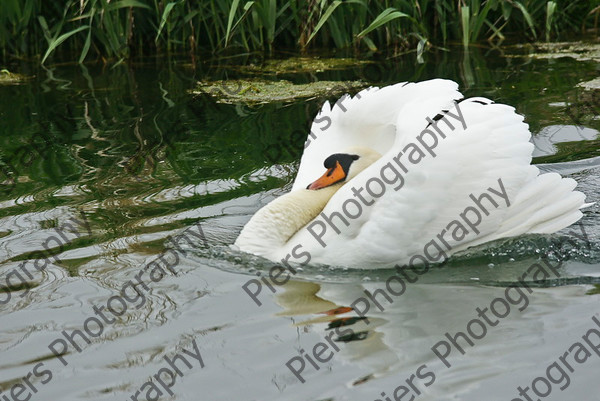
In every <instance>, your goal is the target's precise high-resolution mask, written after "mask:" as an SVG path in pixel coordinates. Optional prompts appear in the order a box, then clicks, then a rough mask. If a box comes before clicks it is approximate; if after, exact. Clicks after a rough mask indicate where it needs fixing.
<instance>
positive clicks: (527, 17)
mask: <svg viewBox="0 0 600 401" xmlns="http://www.w3.org/2000/svg"><path fill="white" fill-rule="evenodd" d="M515 4H516V6H517V8H518V9H519V10H521V13H522V14H523V17H524V18H525V21H527V25H529V29H531V33H533V37H534V38H537V35H536V33H535V26H534V25H533V19H532V18H531V15H530V14H529V11H527V9H526V8H525V6H524V5H523V4H521V2H519V1H515Z"/></svg>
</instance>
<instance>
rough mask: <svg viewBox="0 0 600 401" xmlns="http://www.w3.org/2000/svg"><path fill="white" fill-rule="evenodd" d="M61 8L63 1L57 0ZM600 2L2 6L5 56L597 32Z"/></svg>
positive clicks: (365, 46) (93, 0) (24, 2)
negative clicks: (590, 30)
mask: <svg viewBox="0 0 600 401" xmlns="http://www.w3.org/2000/svg"><path fill="white" fill-rule="evenodd" d="M58 3H60V4H58ZM598 14H600V0H554V1H546V0H483V1H482V0H380V1H375V0H343V1H342V0H287V1H284V0H252V1H247V0H201V1H192V0H177V1H168V0H64V1H62V2H51V1H44V0H2V1H1V2H0V50H1V52H0V57H1V58H3V59H4V60H6V59H8V58H9V57H11V56H18V57H40V60H41V62H42V63H44V62H46V60H47V59H48V58H49V57H50V56H51V55H53V54H54V53H57V52H59V53H63V54H64V55H65V56H66V57H70V56H72V55H76V59H77V60H78V61H79V62H83V61H84V60H93V59H104V60H114V61H122V60H125V59H127V58H130V57H132V56H141V55H151V54H164V53H170V52H188V53H190V54H191V55H192V56H194V57H196V56H200V57H206V55H207V54H212V53H220V52H224V51H226V52H234V53H235V52H237V53H240V52H249V51H272V50H275V49H286V50H300V51H302V50H306V49H309V48H332V47H333V48H340V49H342V48H351V49H356V50H370V51H382V50H385V51H392V52H403V51H415V50H416V51H417V52H418V53H419V55H420V54H421V53H423V52H424V51H425V50H426V49H427V48H428V47H431V46H444V45H446V44H448V43H450V42H458V43H462V44H463V45H464V46H469V45H471V44H474V43H478V42H486V41H487V42H490V43H492V44H497V43H500V42H502V41H503V40H505V39H506V38H510V39H512V40H516V41H530V40H538V39H545V40H546V41H550V40H556V39H561V38H563V37H565V36H567V35H569V34H573V33H576V34H577V33H582V32H584V31H586V30H589V29H597V25H598Z"/></svg>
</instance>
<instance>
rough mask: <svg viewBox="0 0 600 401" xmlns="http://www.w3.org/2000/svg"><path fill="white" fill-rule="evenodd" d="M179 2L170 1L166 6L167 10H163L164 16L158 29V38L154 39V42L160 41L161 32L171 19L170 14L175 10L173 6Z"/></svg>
mask: <svg viewBox="0 0 600 401" xmlns="http://www.w3.org/2000/svg"><path fill="white" fill-rule="evenodd" d="M176 4H177V3H168V4H167V5H166V6H165V10H164V11H163V14H162V18H161V19H160V25H159V26H158V31H157V32H156V38H155V39H154V42H155V43H156V42H158V38H159V37H160V33H161V32H162V30H163V28H164V27H165V24H166V23H167V20H168V19H169V14H171V11H172V10H173V7H175V5H176Z"/></svg>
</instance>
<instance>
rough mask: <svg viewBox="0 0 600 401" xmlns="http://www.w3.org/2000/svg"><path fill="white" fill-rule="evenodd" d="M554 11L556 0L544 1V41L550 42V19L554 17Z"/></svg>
mask: <svg viewBox="0 0 600 401" xmlns="http://www.w3.org/2000/svg"><path fill="white" fill-rule="evenodd" d="M554 11H556V2H555V1H549V2H547V3H546V42H550V31H551V30H552V20H553V19H554Z"/></svg>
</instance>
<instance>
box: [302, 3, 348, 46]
mask: <svg viewBox="0 0 600 401" xmlns="http://www.w3.org/2000/svg"><path fill="white" fill-rule="evenodd" d="M340 4H342V2H341V0H335V1H334V2H333V3H331V4H330V5H329V7H327V10H325V13H323V15H322V16H321V18H320V19H319V22H318V23H317V26H315V30H314V31H313V32H312V33H311V34H310V37H309V38H308V40H307V41H306V44H307V45H308V44H309V43H310V41H311V40H312V39H313V38H314V37H315V35H316V34H317V32H319V29H321V27H322V26H323V25H324V24H325V23H326V22H327V20H328V19H329V17H330V16H331V14H332V13H333V12H334V11H335V9H336V8H337V7H338V6H339V5H340Z"/></svg>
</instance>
